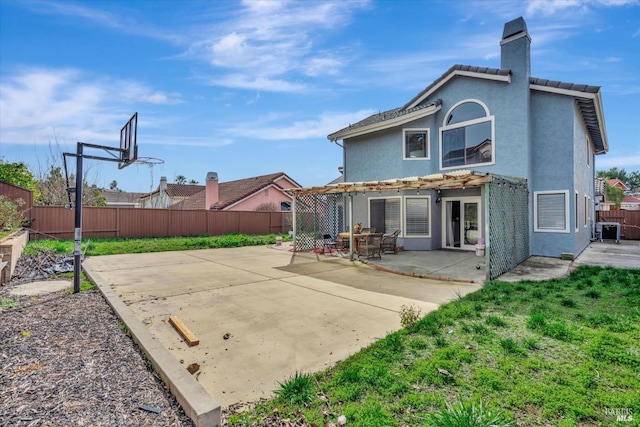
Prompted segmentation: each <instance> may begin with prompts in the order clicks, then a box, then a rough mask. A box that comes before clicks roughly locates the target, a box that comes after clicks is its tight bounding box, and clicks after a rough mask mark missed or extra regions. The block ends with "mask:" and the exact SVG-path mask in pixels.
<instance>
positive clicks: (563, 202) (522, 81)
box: [296, 18, 609, 277]
mask: <svg viewBox="0 0 640 427" xmlns="http://www.w3.org/2000/svg"><path fill="white" fill-rule="evenodd" d="M530 45H531V38H530V37H529V33H528V31H527V26H526V23H525V21H524V20H523V19H522V18H518V19H515V20H513V21H511V22H508V23H507V24H505V26H504V32H503V37H502V40H501V42H500V46H501V64H500V68H487V67H476V66H468V65H454V66H452V67H451V68H450V69H449V70H448V71H446V72H445V73H444V74H443V75H442V76H441V77H439V78H438V79H436V80H435V81H434V82H433V83H431V84H430V85H429V86H427V87H426V88H425V89H424V90H423V91H421V92H420V93H418V94H417V95H416V96H415V97H414V98H413V99H411V100H409V102H407V103H406V104H405V105H403V106H401V107H399V108H395V109H392V110H389V111H385V112H381V113H378V114H374V115H372V116H370V117H367V118H365V119H364V120H362V121H360V122H357V123H354V124H351V125H350V126H348V127H346V128H344V129H341V130H339V131H337V132H335V133H332V134H331V135H329V136H328V139H329V140H331V141H334V142H337V141H339V140H342V144H341V145H342V146H343V149H344V157H343V158H344V183H342V184H335V185H333V186H327V187H326V188H324V189H320V190H317V191H316V190H314V188H311V189H308V191H307V192H306V193H304V192H300V193H296V194H329V193H334V194H339V193H341V194H342V195H344V196H345V197H348V198H349V200H350V201H351V204H352V206H351V209H352V212H353V218H354V222H355V221H358V222H362V224H363V225H364V226H369V227H375V228H376V229H377V231H382V232H386V233H390V232H393V231H394V229H400V230H402V233H401V235H400V239H399V240H398V244H400V245H402V246H403V247H404V248H405V249H406V250H434V249H442V248H451V249H461V250H473V249H474V248H475V245H476V244H477V243H478V242H482V241H483V240H486V241H487V244H488V245H489V248H491V249H492V250H494V249H495V250H498V249H500V251H501V254H502V255H499V256H498V255H497V253H495V254H493V255H492V257H493V258H492V263H495V262H500V261H501V260H500V259H499V257H508V256H509V254H510V253H511V252H514V247H516V246H517V248H518V250H520V251H523V255H521V256H519V258H522V257H523V256H524V257H525V258H526V256H529V255H541V256H550V257H561V256H568V257H575V256H577V255H578V254H580V253H581V252H582V251H583V250H584V249H585V247H586V246H587V245H588V244H589V242H590V239H591V238H592V237H593V235H594V234H593V228H594V221H595V207H594V204H595V189H594V182H595V167H594V163H595V158H594V156H595V155H597V154H604V153H606V152H607V151H608V148H609V147H608V142H607V135H606V130H605V123H604V115H603V109H602V101H601V93H600V88H599V87H597V86H589V85H584V84H573V83H563V82H559V81H550V80H545V79H540V78H535V77H532V76H531V57H530ZM412 177H413V178H412ZM387 188H392V189H393V191H385V189H387ZM510 194H512V195H515V194H518V195H519V197H520V198H517V197H512V196H510ZM518 200H519V201H518ZM491 221H493V222H494V223H491ZM491 233H493V235H490V234H491ZM492 245H493V246H492ZM520 261H521V259H517V260H515V262H516V263H517V262H520ZM512 265H513V263H512V264H511V265H510V266H509V267H508V268H511V267H512ZM492 268H493V266H492ZM508 268H507V269H508ZM493 276H494V275H493V273H492V277H493Z"/></svg>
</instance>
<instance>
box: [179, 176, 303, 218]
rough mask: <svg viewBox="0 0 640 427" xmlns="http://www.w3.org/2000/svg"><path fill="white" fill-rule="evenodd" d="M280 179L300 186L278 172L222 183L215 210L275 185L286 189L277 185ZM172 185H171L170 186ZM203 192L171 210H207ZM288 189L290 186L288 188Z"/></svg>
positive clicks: (203, 189)
mask: <svg viewBox="0 0 640 427" xmlns="http://www.w3.org/2000/svg"><path fill="white" fill-rule="evenodd" d="M280 178H286V179H287V180H289V181H291V182H292V183H293V184H294V185H295V186H298V187H299V184H298V183H296V182H295V181H294V180H293V179H291V178H290V177H289V176H288V175H287V174H285V173H284V172H276V173H272V174H268V175H261V176H254V177H252V178H245V179H238V180H235V181H228V182H220V183H219V184H218V203H216V204H215V205H214V207H213V209H214V210H224V209H225V208H227V207H229V206H230V205H232V204H234V203H236V202H239V201H240V200H242V199H244V198H246V197H248V196H250V195H252V194H254V193H256V192H258V191H260V190H262V189H264V188H266V187H269V186H271V185H274V186H276V187H278V188H280V189H285V187H283V186H282V185H280V184H279V183H277V182H276V181H278V180H279V179H280ZM168 185H171V184H168ZM200 187H201V190H200V191H199V192H197V193H195V194H193V195H191V196H190V197H188V198H186V199H184V200H183V201H181V202H178V203H176V204H173V205H171V206H169V209H182V210H195V209H205V188H206V187H204V186H200ZM286 187H288V185H287V186H286Z"/></svg>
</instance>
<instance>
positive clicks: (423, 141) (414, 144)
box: [402, 129, 430, 160]
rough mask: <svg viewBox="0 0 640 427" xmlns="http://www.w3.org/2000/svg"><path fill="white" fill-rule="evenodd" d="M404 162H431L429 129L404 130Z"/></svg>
mask: <svg viewBox="0 0 640 427" xmlns="http://www.w3.org/2000/svg"><path fill="white" fill-rule="evenodd" d="M402 135H403V144H402V155H403V157H404V160H429V158H430V153H429V129H403V130H402Z"/></svg>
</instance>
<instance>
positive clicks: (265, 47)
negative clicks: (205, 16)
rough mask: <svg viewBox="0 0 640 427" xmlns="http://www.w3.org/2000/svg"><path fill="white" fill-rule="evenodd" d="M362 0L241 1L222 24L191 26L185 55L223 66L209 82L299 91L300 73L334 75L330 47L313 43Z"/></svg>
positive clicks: (336, 67)
mask: <svg viewBox="0 0 640 427" xmlns="http://www.w3.org/2000/svg"><path fill="white" fill-rule="evenodd" d="M367 3H368V1H349V2H343V1H323V2H292V1H268V2H267V1H244V2H243V3H242V6H243V7H242V9H241V10H240V11H238V12H237V13H236V14H235V15H233V16H231V17H230V18H229V19H227V20H226V21H224V22H223V23H220V24H217V25H215V26H209V27H205V28H198V29H197V31H194V32H193V36H194V39H195V40H196V41H195V42H194V43H192V45H191V47H190V49H189V51H188V53H187V55H188V56H193V57H196V58H199V59H203V60H205V61H206V62H208V63H209V64H211V65H212V66H214V67H215V68H218V69H226V70H227V71H226V72H227V73H228V75H225V76H223V77H222V78H216V79H214V80H213V81H212V82H213V84H216V85H220V86H227V87H234V88H243V89H260V90H262V89H264V90H276V91H284V92H288V91H293V92H296V91H300V90H301V89H302V88H303V87H304V85H303V84H301V83H299V82H298V80H299V78H300V77H303V76H308V77H318V76H322V75H325V74H333V75H335V74H337V73H339V71H340V70H341V69H342V67H343V66H344V65H345V64H346V62H347V60H346V59H344V58H339V57H338V56H337V55H336V54H335V53H334V52H332V54H328V53H327V52H318V51H316V49H317V45H318V42H319V41H321V40H322V38H323V37H326V36H327V35H329V34H330V32H331V31H332V29H333V28H334V27H335V26H336V25H345V24H346V23H347V22H348V21H349V20H350V19H351V15H352V14H353V12H354V10H357V9H360V8H362V7H364V6H366V5H367ZM202 34H205V36H204V37H203V36H202ZM336 49H337V50H340V47H336ZM219 71H222V70H218V71H217V72H216V74H219Z"/></svg>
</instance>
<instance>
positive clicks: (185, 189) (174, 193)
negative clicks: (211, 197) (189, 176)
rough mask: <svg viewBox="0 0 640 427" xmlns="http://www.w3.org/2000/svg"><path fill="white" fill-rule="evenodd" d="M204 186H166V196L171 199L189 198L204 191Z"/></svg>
mask: <svg viewBox="0 0 640 427" xmlns="http://www.w3.org/2000/svg"><path fill="white" fill-rule="evenodd" d="M204 188H205V186H204V185H193V184H167V189H166V192H167V195H168V196H169V197H171V198H174V197H191V196H193V195H194V194H197V193H199V192H200V191H202V190H204Z"/></svg>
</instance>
